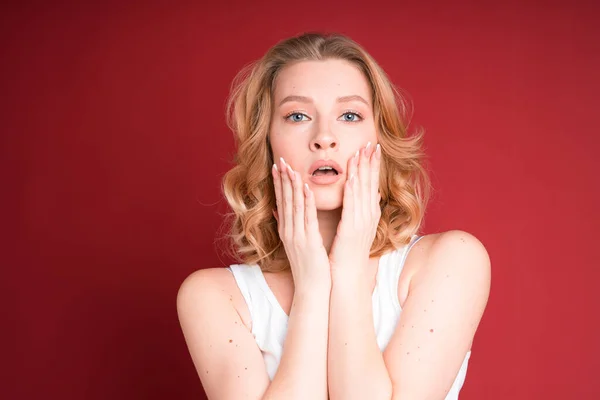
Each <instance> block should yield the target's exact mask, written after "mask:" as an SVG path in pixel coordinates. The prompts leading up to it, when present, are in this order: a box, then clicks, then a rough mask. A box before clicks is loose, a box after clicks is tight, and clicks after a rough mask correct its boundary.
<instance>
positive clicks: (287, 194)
mask: <svg viewBox="0 0 600 400" xmlns="http://www.w3.org/2000/svg"><path fill="white" fill-rule="evenodd" d="M280 166H281V168H280V170H281V189H282V190H281V192H282V197H281V204H282V207H283V214H282V218H281V220H282V221H283V227H282V228H283V234H284V238H285V239H286V240H287V239H290V238H291V237H292V233H293V228H294V221H293V208H294V202H293V201H294V194H293V193H292V184H291V182H290V176H289V172H288V166H287V164H286V163H285V160H284V159H283V158H281V159H280Z"/></svg>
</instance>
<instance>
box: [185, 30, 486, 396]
mask: <svg viewBox="0 0 600 400" xmlns="http://www.w3.org/2000/svg"><path fill="white" fill-rule="evenodd" d="M405 114H406V107H405V106H404V103H403V102H402V99H401V97H400V96H399V95H398V92H397V91H396V90H395V89H394V87H393V86H392V84H391V83H390V81H389V79H388V78H387V77H386V75H385V73H384V72H383V70H382V69H381V68H380V67H379V66H378V65H377V63H376V62H375V61H374V60H373V58H372V57H371V56H370V55H369V54H368V53H367V52H366V51H365V50H364V49H362V48H361V47H360V46H359V45H358V44H357V43H355V42H354V41H352V40H351V39H349V38H347V37H344V36H341V35H321V34H304V35H301V36H298V37H293V38H290V39H287V40H284V41H282V42H280V43H278V44H277V45H275V46H274V47H273V48H271V49H270V50H269V51H268V52H267V53H266V54H265V55H264V57H263V58H262V59H260V60H259V61H257V62H256V63H254V64H253V65H251V66H250V67H249V68H248V69H246V70H245V71H243V73H241V74H240V75H239V77H238V79H236V82H235V86H234V90H233V92H232V96H231V99H230V102H229V118H230V127H231V128H232V130H233V132H234V133H235V135H236V139H237V145H238V150H237V151H238V152H237V156H236V158H235V161H236V165H235V167H234V168H232V169H231V170H230V171H229V172H228V173H227V174H226V175H225V177H224V180H223V191H224V194H225V196H226V198H227V201H228V202H229V204H230V206H231V208H232V211H233V212H232V220H231V226H230V239H231V243H232V245H233V246H232V247H233V249H234V250H235V253H236V255H237V256H238V258H239V260H240V264H236V265H231V266H230V267H229V268H207V269H202V270H199V271H197V272H194V273H193V274H191V275H190V276H189V277H188V278H187V279H186V280H185V281H184V283H183V284H182V286H181V288H180V290H179V293H178V298H177V307H178V313H179V319H180V323H181V326H182V330H183V333H184V336H185V339H186V342H187V345H188V348H189V351H190V354H191V357H192V360H193V362H194V365H195V367H196V370H197V372H198V375H199V376H200V379H201V382H202V385H203V387H204V390H205V392H206V394H207V396H208V398H209V399H211V400H225V399H232V400H233V399H235V400H237V399H286V400H290V399H303V400H305V399H311V400H313V399H327V398H331V399H343V400H350V399H361V400H364V399H373V400H378V399H381V400H390V399H400V400H424V399H456V398H458V394H459V391H460V389H461V387H462V385H463V382H464V380H465V375H466V371H467V364H468V360H469V357H470V354H471V344H472V341H473V337H474V335H475V332H476V330H477V327H478V325H479V321H480V319H481V317H482V314H483V312H484V309H485V306H486V304H487V299H488V295H489V289H490V261H489V258H488V254H487V252H486V250H485V248H484V247H483V245H482V244H481V243H480V242H479V241H478V240H477V239H476V238H475V237H473V236H472V235H470V234H469V233H466V232H463V231H458V230H454V231H448V232H443V233H435V234H428V235H421V236H420V235H419V234H418V232H419V228H420V226H421V223H422V219H423V215H424V212H425V206H426V202H427V196H428V185H429V183H428V179H427V176H426V172H425V170H424V168H423V166H422V161H421V160H422V152H421V145H422V134H418V135H412V136H409V135H407V132H406V116H405Z"/></svg>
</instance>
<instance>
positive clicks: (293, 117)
mask: <svg viewBox="0 0 600 400" xmlns="http://www.w3.org/2000/svg"><path fill="white" fill-rule="evenodd" d="M302 117H306V118H307V119H308V117H307V116H306V115H305V114H302V113H299V112H293V113H290V114H288V115H286V116H285V119H287V120H290V121H292V122H302V121H306V120H304V119H302Z"/></svg>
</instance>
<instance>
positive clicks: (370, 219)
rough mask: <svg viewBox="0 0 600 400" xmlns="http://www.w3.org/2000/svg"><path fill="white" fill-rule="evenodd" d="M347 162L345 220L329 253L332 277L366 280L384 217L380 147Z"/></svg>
mask: <svg viewBox="0 0 600 400" xmlns="http://www.w3.org/2000/svg"><path fill="white" fill-rule="evenodd" d="M374 147H375V148H374ZM356 153H357V154H356V155H355V156H354V157H352V158H351V159H350V160H349V161H348V169H347V171H348V174H347V176H348V180H347V181H346V183H345V185H344V198H343V208H342V217H341V220H340V223H339V225H338V228H337V233H336V236H335V238H334V240H333V244H332V247H331V251H330V252H329V263H330V267H331V277H332V279H333V280H334V281H335V276H336V275H340V276H344V277H348V278H351V279H362V278H366V277H367V274H368V271H367V265H368V262H369V253H370V250H371V246H372V244H373V240H374V239H375V234H376V232H377V225H378V224H379V219H380V218H381V208H380V206H379V201H380V200H381V195H380V194H379V169H380V166H381V148H380V146H379V145H377V146H371V143H370V142H369V143H368V144H367V146H366V147H364V148H362V149H360V150H359V151H357V152H356Z"/></svg>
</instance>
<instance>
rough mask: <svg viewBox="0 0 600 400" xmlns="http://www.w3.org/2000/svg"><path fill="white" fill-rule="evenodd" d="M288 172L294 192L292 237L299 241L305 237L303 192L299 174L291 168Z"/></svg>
mask: <svg viewBox="0 0 600 400" xmlns="http://www.w3.org/2000/svg"><path fill="white" fill-rule="evenodd" d="M289 171H290V177H291V179H292V189H293V192H294V210H293V211H294V213H293V215H294V237H295V238H297V239H300V238H304V237H305V235H306V233H305V231H304V193H303V192H304V190H303V187H302V178H300V174H299V173H298V172H296V171H294V170H293V169H292V168H290V169H289Z"/></svg>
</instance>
